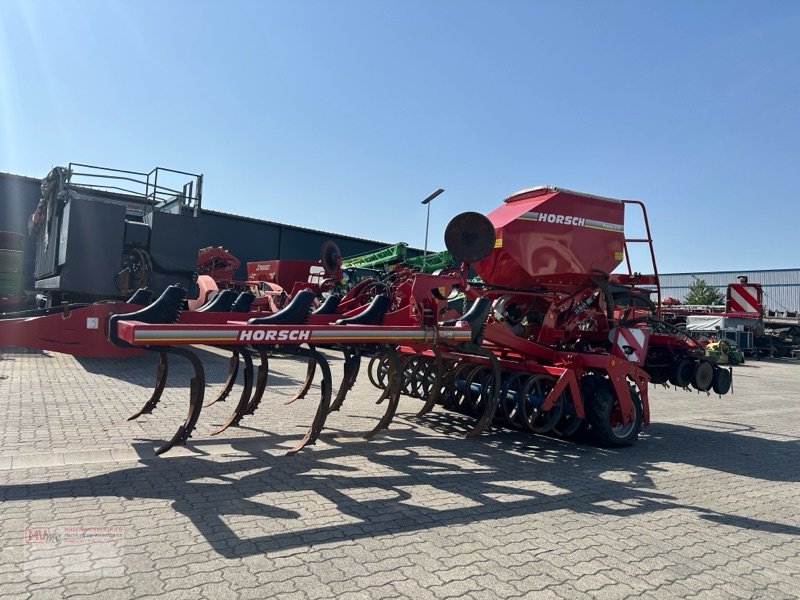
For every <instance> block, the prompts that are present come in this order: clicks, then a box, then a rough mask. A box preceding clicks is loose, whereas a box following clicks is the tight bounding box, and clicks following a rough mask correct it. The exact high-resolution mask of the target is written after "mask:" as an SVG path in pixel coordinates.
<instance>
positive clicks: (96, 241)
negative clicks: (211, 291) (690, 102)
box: [29, 163, 203, 306]
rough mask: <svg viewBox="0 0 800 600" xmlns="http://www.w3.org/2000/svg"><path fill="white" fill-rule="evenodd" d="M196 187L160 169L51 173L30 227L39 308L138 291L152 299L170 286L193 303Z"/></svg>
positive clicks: (194, 179) (198, 182) (73, 167)
mask: <svg viewBox="0 0 800 600" xmlns="http://www.w3.org/2000/svg"><path fill="white" fill-rule="evenodd" d="M187 177H188V178H189V179H188V181H187V180H186V178H187ZM202 186H203V176H202V175H197V174H194V173H187V172H184V171H174V170H172V169H165V168H162V167H156V168H155V169H153V170H152V171H150V172H149V173H144V172H137V171H124V170H120V169H110V168H106V167H97V166H93V165H85V164H80V163H70V164H69V166H68V167H56V168H54V169H53V170H52V171H51V172H50V173H49V174H48V175H47V177H46V178H45V179H44V180H43V181H42V186H41V187H42V195H41V199H40V200H39V204H38V206H37V207H36V211H35V212H34V213H33V215H31V218H30V222H29V231H30V232H31V233H33V234H34V235H35V236H36V263H35V267H34V287H35V289H36V290H37V292H38V294H37V298H38V302H39V304H40V306H52V305H53V304H58V303H61V302H65V301H68V302H91V301H95V300H101V299H120V298H125V297H127V296H130V294H131V293H132V292H133V291H134V290H136V289H138V288H140V287H149V288H150V289H152V290H153V291H154V292H155V293H156V294H159V293H161V291H162V290H163V289H165V288H166V287H167V286H168V285H171V284H176V283H177V284H180V285H182V286H184V287H185V288H187V289H188V290H189V296H190V297H196V295H197V291H196V290H197V286H196V283H195V280H196V273H195V268H196V261H197V248H198V232H199V217H200V205H201V198H202Z"/></svg>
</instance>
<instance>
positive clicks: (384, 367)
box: [367, 353, 389, 390]
mask: <svg viewBox="0 0 800 600" xmlns="http://www.w3.org/2000/svg"><path fill="white" fill-rule="evenodd" d="M388 375H389V356H388V355H386V354H383V353H379V354H375V355H374V356H373V357H372V358H371V359H370V361H369V365H368V367H367V376H368V377H369V381H370V383H371V384H372V385H374V386H375V387H376V388H378V389H381V390H385V389H386V383H387V382H386V378H387V376H388Z"/></svg>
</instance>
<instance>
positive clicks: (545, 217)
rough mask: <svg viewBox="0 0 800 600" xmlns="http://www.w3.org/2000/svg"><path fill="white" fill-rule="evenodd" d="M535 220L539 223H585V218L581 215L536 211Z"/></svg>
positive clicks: (579, 225)
mask: <svg viewBox="0 0 800 600" xmlns="http://www.w3.org/2000/svg"><path fill="white" fill-rule="evenodd" d="M536 214H537V218H536V220H537V221H539V222H540V223H556V224H557V225H576V226H578V227H583V226H584V225H585V224H586V219H584V218H583V217H576V216H573V215H555V214H553V213H536Z"/></svg>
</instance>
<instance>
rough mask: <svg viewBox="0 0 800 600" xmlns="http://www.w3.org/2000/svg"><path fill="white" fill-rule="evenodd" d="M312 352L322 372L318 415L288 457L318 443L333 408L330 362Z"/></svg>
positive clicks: (312, 348)
mask: <svg viewBox="0 0 800 600" xmlns="http://www.w3.org/2000/svg"><path fill="white" fill-rule="evenodd" d="M310 352H311V357H312V358H313V359H314V361H315V364H319V367H320V370H321V371H322V383H321V384H320V387H321V388H322V392H321V397H320V401H319V406H318V407H317V413H316V414H315V415H314V421H313V422H312V424H311V427H310V428H309V429H308V431H307V432H306V434H305V435H304V436H303V439H301V440H300V441H299V442H297V444H295V446H294V447H293V448H292V449H291V450H289V451H288V452H286V455H287V456H289V455H290V454H296V453H297V452H299V451H300V450H302V449H303V448H304V447H306V446H308V445H309V444H313V443H314V442H316V441H317V438H319V434H320V433H322V428H323V427H324V426H325V418H326V417H327V416H328V412H329V410H330V406H331V394H332V386H331V368H330V366H328V361H327V360H326V359H325V357H324V356H322V355H321V354H320V353H319V352H317V351H316V349H315V348H314V347H313V346H312V347H311V348H310ZM309 364H310V363H309Z"/></svg>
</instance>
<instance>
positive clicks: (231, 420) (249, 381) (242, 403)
mask: <svg viewBox="0 0 800 600" xmlns="http://www.w3.org/2000/svg"><path fill="white" fill-rule="evenodd" d="M237 354H238V353H237ZM242 360H244V387H243V388H242V395H241V396H239V402H238V403H237V404H236V408H235V409H233V412H232V413H231V415H230V416H229V417H228V419H227V420H226V421H225V423H223V424H222V425H220V426H219V427H218V428H217V429H215V430H214V431H212V432H211V435H218V434H220V433H222V432H223V431H225V430H226V429H227V428H228V427H230V426H231V425H238V424H239V421H241V420H242V417H244V415H245V413H246V411H247V408H248V407H249V406H250V394H251V392H252V391H253V359H252V358H251V357H250V354H249V353H248V352H247V351H245V352H243V353H242Z"/></svg>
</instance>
